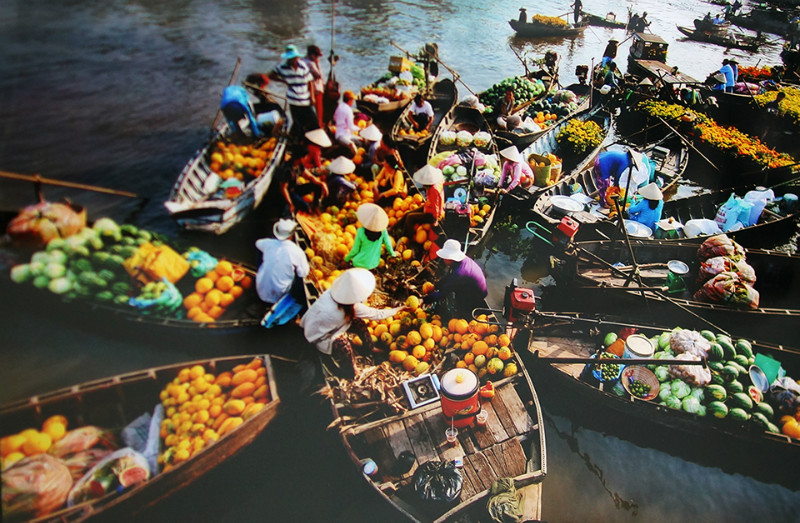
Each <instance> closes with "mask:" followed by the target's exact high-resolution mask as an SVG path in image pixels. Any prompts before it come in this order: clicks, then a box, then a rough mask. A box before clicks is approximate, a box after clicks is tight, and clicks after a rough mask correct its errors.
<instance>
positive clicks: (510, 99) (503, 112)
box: [494, 87, 516, 129]
mask: <svg viewBox="0 0 800 523" xmlns="http://www.w3.org/2000/svg"><path fill="white" fill-rule="evenodd" d="M515 104H516V102H515V100H514V89H512V88H511V87H509V88H507V89H506V92H505V94H503V97H502V98H500V99H499V100H497V103H496V104H495V106H494V114H495V115H496V116H497V126H498V127H499V128H501V129H505V128H506V119H507V118H508V117H509V115H511V111H513V110H514V105H515Z"/></svg>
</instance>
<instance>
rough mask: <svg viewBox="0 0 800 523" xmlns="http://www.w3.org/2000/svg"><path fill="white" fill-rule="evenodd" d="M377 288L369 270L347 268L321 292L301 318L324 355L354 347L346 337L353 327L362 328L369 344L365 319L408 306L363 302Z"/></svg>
mask: <svg viewBox="0 0 800 523" xmlns="http://www.w3.org/2000/svg"><path fill="white" fill-rule="evenodd" d="M373 290H375V276H374V275H373V274H372V273H371V272H369V271H368V270H366V269H361V268H354V269H348V270H346V271H344V272H343V273H342V274H341V275H339V277H338V278H336V280H334V282H333V284H332V285H331V287H330V288H329V289H328V290H326V291H325V292H323V293H322V295H321V296H320V297H319V299H317V301H315V302H314V303H313V304H312V305H311V307H309V308H308V311H306V313H305V314H304V315H303V317H302V318H301V319H300V327H301V328H302V329H303V334H304V335H305V338H306V340H308V342H309V343H312V344H314V345H315V346H316V347H317V349H318V350H319V351H320V352H322V353H323V354H327V355H333V356H334V357H337V356H340V355H346V354H348V353H349V352H350V351H351V350H352V346H351V344H350V342H349V340H348V337H347V331H348V330H350V329H351V328H356V329H357V328H361V331H363V333H362V334H360V335H359V336H360V337H361V339H362V340H364V344H365V345H366V344H367V343H368V341H369V339H370V336H369V331H367V329H366V325H365V324H364V322H363V321H362V322H357V321H356V320H383V319H385V318H391V317H392V316H394V315H395V314H397V313H398V312H400V311H401V310H405V309H406V307H404V306H401V307H394V308H390V309H375V308H373V307H370V306H368V305H366V304H365V303H363V302H364V301H366V300H367V298H369V296H370V294H372V291H373Z"/></svg>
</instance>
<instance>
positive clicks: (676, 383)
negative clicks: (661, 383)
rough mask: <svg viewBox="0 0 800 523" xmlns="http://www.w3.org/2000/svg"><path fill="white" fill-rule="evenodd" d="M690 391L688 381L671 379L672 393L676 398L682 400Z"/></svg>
mask: <svg viewBox="0 0 800 523" xmlns="http://www.w3.org/2000/svg"><path fill="white" fill-rule="evenodd" d="M691 393H692V388H691V387H690V386H689V384H688V383H686V382H684V381H683V380H679V379H675V380H672V394H673V395H674V396H675V397H676V398H678V399H679V400H682V399H683V398H685V397H686V396H688V395H689V394H691Z"/></svg>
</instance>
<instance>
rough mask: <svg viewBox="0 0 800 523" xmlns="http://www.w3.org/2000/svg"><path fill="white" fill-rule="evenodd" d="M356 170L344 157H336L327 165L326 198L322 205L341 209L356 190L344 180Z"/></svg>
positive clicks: (354, 165) (350, 183)
mask: <svg viewBox="0 0 800 523" xmlns="http://www.w3.org/2000/svg"><path fill="white" fill-rule="evenodd" d="M355 170H356V164H354V163H353V161H352V160H350V159H349V158H346V157H344V156H338V157H337V158H336V159H335V160H333V161H332V162H331V163H329V164H328V173H327V174H326V175H325V185H326V186H327V188H328V196H327V197H326V198H324V199H323V201H322V204H323V205H324V206H326V207H330V206H331V205H336V206H339V207H341V206H342V205H344V204H345V202H346V201H347V199H348V198H349V197H350V195H351V194H353V192H355V190H356V184H354V183H353V182H351V181H350V180H348V179H347V178H346V176H347V175H349V174H352V173H353V172H354V171H355Z"/></svg>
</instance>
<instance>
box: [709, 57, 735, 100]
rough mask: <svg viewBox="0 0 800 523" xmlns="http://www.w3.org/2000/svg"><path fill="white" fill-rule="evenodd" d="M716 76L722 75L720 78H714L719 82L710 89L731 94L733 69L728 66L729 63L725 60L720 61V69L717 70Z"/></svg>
mask: <svg viewBox="0 0 800 523" xmlns="http://www.w3.org/2000/svg"><path fill="white" fill-rule="evenodd" d="M717 75H722V76H721V78H718V77H716V76H715V79H716V80H717V81H718V82H719V83H718V84H717V85H715V86H714V87H713V88H712V89H714V90H715V91H725V92H726V93H732V92H733V85H734V81H733V67H731V65H730V61H729V60H728V59H727V58H725V59H724V60H722V67H720V68H719V71H717Z"/></svg>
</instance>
